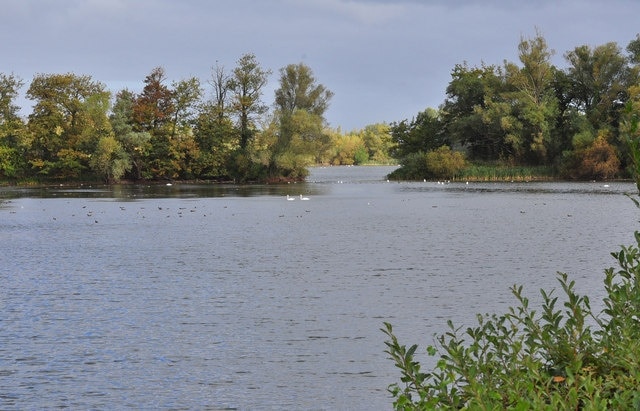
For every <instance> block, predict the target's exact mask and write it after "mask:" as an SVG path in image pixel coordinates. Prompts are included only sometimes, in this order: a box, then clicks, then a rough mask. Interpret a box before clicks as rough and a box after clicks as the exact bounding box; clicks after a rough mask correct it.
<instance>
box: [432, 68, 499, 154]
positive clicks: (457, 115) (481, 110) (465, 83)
mask: <svg viewBox="0 0 640 411" xmlns="http://www.w3.org/2000/svg"><path fill="white" fill-rule="evenodd" d="M451 77H452V80H451V82H449V85H448V86H447V90H446V92H447V98H446V99H445V101H444V103H443V105H442V107H441V113H442V122H443V132H444V135H446V136H447V137H448V138H449V139H450V142H451V144H452V145H459V146H462V147H464V148H466V149H467V151H468V155H469V157H470V158H471V159H479V160H494V159H497V158H501V157H505V156H508V155H509V146H508V145H505V132H504V128H503V126H504V125H503V124H502V123H501V120H500V116H501V115H502V114H500V115H499V116H495V115H488V114H491V113H488V112H485V110H486V109H487V106H488V105H490V104H496V103H498V102H500V100H499V99H500V98H501V96H502V92H503V90H504V88H505V82H504V75H503V74H502V73H501V71H500V70H499V69H498V68H497V67H495V66H484V65H483V66H481V67H475V68H469V67H468V66H467V65H466V64H464V65H460V64H458V65H456V66H455V68H454V69H453V71H452V73H451ZM494 109H495V107H494ZM499 112H500V113H504V112H505V110H504V109H503V108H501V109H500V110H499Z"/></svg>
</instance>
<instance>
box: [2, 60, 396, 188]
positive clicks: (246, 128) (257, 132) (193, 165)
mask: <svg viewBox="0 0 640 411" xmlns="http://www.w3.org/2000/svg"><path fill="white" fill-rule="evenodd" d="M279 74H280V88H279V89H277V90H276V92H275V98H274V101H273V104H272V105H271V107H270V106H267V105H266V104H264V103H263V101H262V97H263V96H262V92H263V88H264V86H265V85H266V84H267V80H268V77H269V76H270V75H271V71H269V70H265V69H263V68H262V67H261V66H260V64H259V63H258V61H257V60H256V58H255V56H254V55H253V54H245V55H243V56H242V57H241V58H240V59H239V60H238V61H237V63H236V67H235V68H234V69H233V70H230V71H227V70H226V69H225V68H224V67H223V66H221V65H216V66H215V67H213V68H212V71H211V77H210V78H209V79H207V80H206V82H205V84H207V87H206V88H205V87H203V83H202V82H201V81H200V79H198V78H187V79H183V80H180V81H172V82H168V80H167V78H166V76H165V72H164V69H163V68H162V67H156V68H154V69H153V70H152V71H151V73H150V74H149V75H148V76H147V77H146V78H145V79H144V88H143V89H142V92H141V93H139V94H136V93H133V92H131V91H129V90H127V89H125V90H120V91H118V92H117V93H116V94H115V95H112V93H111V92H110V91H109V90H107V89H106V87H105V85H104V84H102V83H100V82H98V81H95V80H94V79H92V78H91V76H88V75H76V74H73V73H66V74H39V75H36V76H35V77H34V79H33V81H32V82H31V84H30V86H29V88H28V90H27V91H26V97H27V98H29V99H30V100H32V101H33V102H34V105H33V110H32V113H31V114H29V115H28V116H27V117H26V118H23V117H22V116H20V115H19V113H20V107H18V106H17V105H16V104H15V101H16V99H17V97H18V96H19V92H20V89H21V88H22V87H23V86H24V82H23V80H22V79H20V78H18V77H17V76H15V75H13V74H2V73H0V180H4V181H8V182H27V183H28V182H43V181H44V182H46V181H51V180H64V181H81V180H82V181H86V180H97V179H101V180H103V181H105V182H114V181H118V180H121V179H130V180H164V179H186V180H190V179H209V180H222V181H231V180H232V181H238V182H245V181H283V180H298V179H302V178H304V177H305V176H306V175H307V168H306V167H307V166H309V165H311V164H314V163H323V164H364V163H367V162H376V163H386V162H388V161H389V160H390V159H389V157H388V153H389V150H390V145H391V138H390V135H389V126H388V125H387V124H374V125H370V126H367V127H365V128H364V129H362V130H354V131H351V132H348V133H346V134H343V133H342V132H341V131H340V129H331V128H329V127H328V126H327V123H326V120H325V118H324V113H325V111H326V109H327V108H328V105H329V100H330V99H331V97H332V95H333V93H332V92H331V91H329V90H328V89H326V88H325V87H324V86H323V85H321V84H318V83H317V82H316V80H315V78H314V76H313V73H312V71H311V69H310V68H309V67H307V66H306V65H304V64H291V65H288V66H286V67H283V68H282V69H280V71H279ZM205 95H208V96H210V97H208V98H205ZM270 108H271V110H270Z"/></svg>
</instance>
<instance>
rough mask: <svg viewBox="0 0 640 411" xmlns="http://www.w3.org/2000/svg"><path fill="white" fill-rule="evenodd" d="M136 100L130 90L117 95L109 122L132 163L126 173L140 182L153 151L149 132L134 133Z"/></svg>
mask: <svg viewBox="0 0 640 411" xmlns="http://www.w3.org/2000/svg"><path fill="white" fill-rule="evenodd" d="M135 98H136V97H135V95H134V94H133V93H132V92H130V91H129V90H126V89H125V90H121V91H120V92H119V93H118V94H117V95H116V99H115V103H114V104H113V108H112V111H111V115H110V116H109V121H110V122H111V128H112V130H113V133H114V137H115V139H116V140H117V141H118V142H119V143H120V145H121V146H122V149H123V150H124V152H125V153H126V155H127V156H128V158H129V161H130V162H131V167H127V168H125V170H126V172H127V173H130V177H131V178H132V179H134V180H139V179H141V178H143V176H144V174H145V173H146V172H147V167H146V161H147V158H148V155H149V151H150V149H151V145H150V141H151V134H149V132H147V131H134V126H135V124H134V120H133V115H134V113H133V106H134V104H135ZM125 175H126V174H125ZM146 177H150V176H149V175H147V176H146Z"/></svg>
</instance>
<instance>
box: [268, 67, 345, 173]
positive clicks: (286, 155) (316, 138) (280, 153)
mask: <svg viewBox="0 0 640 411" xmlns="http://www.w3.org/2000/svg"><path fill="white" fill-rule="evenodd" d="M332 96H333V93H332V92H331V91H330V90H328V89H327V88H326V87H325V86H324V85H322V84H318V83H317V81H316V79H315V77H314V75H313V71H312V70H311V68H310V67H309V66H307V65H305V64H303V63H299V64H289V65H287V66H286V67H283V68H281V69H280V87H279V88H278V89H277V90H276V92H275V106H276V109H277V110H276V113H277V119H278V122H279V127H280V130H279V137H278V142H277V144H276V146H275V147H274V149H273V154H274V162H273V164H272V165H273V167H274V168H275V169H273V170H272V173H276V174H280V173H282V174H285V175H288V176H290V175H296V176H300V175H303V174H304V173H303V172H302V171H301V169H303V168H304V167H306V166H307V165H309V164H310V163H312V162H316V163H317V162H319V161H321V159H322V157H324V153H325V152H326V151H327V150H328V148H329V146H330V142H331V138H330V136H329V135H328V133H327V132H325V128H326V120H325V118H324V113H325V111H326V110H327V108H328V107H329V101H330V100H331V97H332Z"/></svg>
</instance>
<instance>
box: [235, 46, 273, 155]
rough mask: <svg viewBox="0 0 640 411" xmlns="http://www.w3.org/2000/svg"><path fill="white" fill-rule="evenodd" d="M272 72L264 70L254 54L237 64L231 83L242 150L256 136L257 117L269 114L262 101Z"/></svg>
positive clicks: (246, 56)
mask: <svg viewBox="0 0 640 411" xmlns="http://www.w3.org/2000/svg"><path fill="white" fill-rule="evenodd" d="M270 75H271V71H270V70H264V69H263V68H262V67H261V66H260V64H259V63H258V61H257V59H256V56H255V55H254V54H251V53H249V54H245V55H243V56H242V57H240V59H239V60H238V62H237V66H236V68H235V69H234V70H233V75H232V78H231V81H230V83H229V85H230V90H231V92H232V99H231V108H232V111H233V112H234V114H235V115H236V116H237V119H238V128H239V130H240V149H241V150H245V149H246V148H247V145H248V144H249V141H250V140H251V138H252V137H253V135H254V132H255V130H254V127H255V121H256V118H255V116H260V115H263V114H264V113H266V112H267V106H266V105H264V104H263V103H262V101H261V97H262V90H263V88H264V87H265V86H266V84H267V81H268V79H269V76H270Z"/></svg>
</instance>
